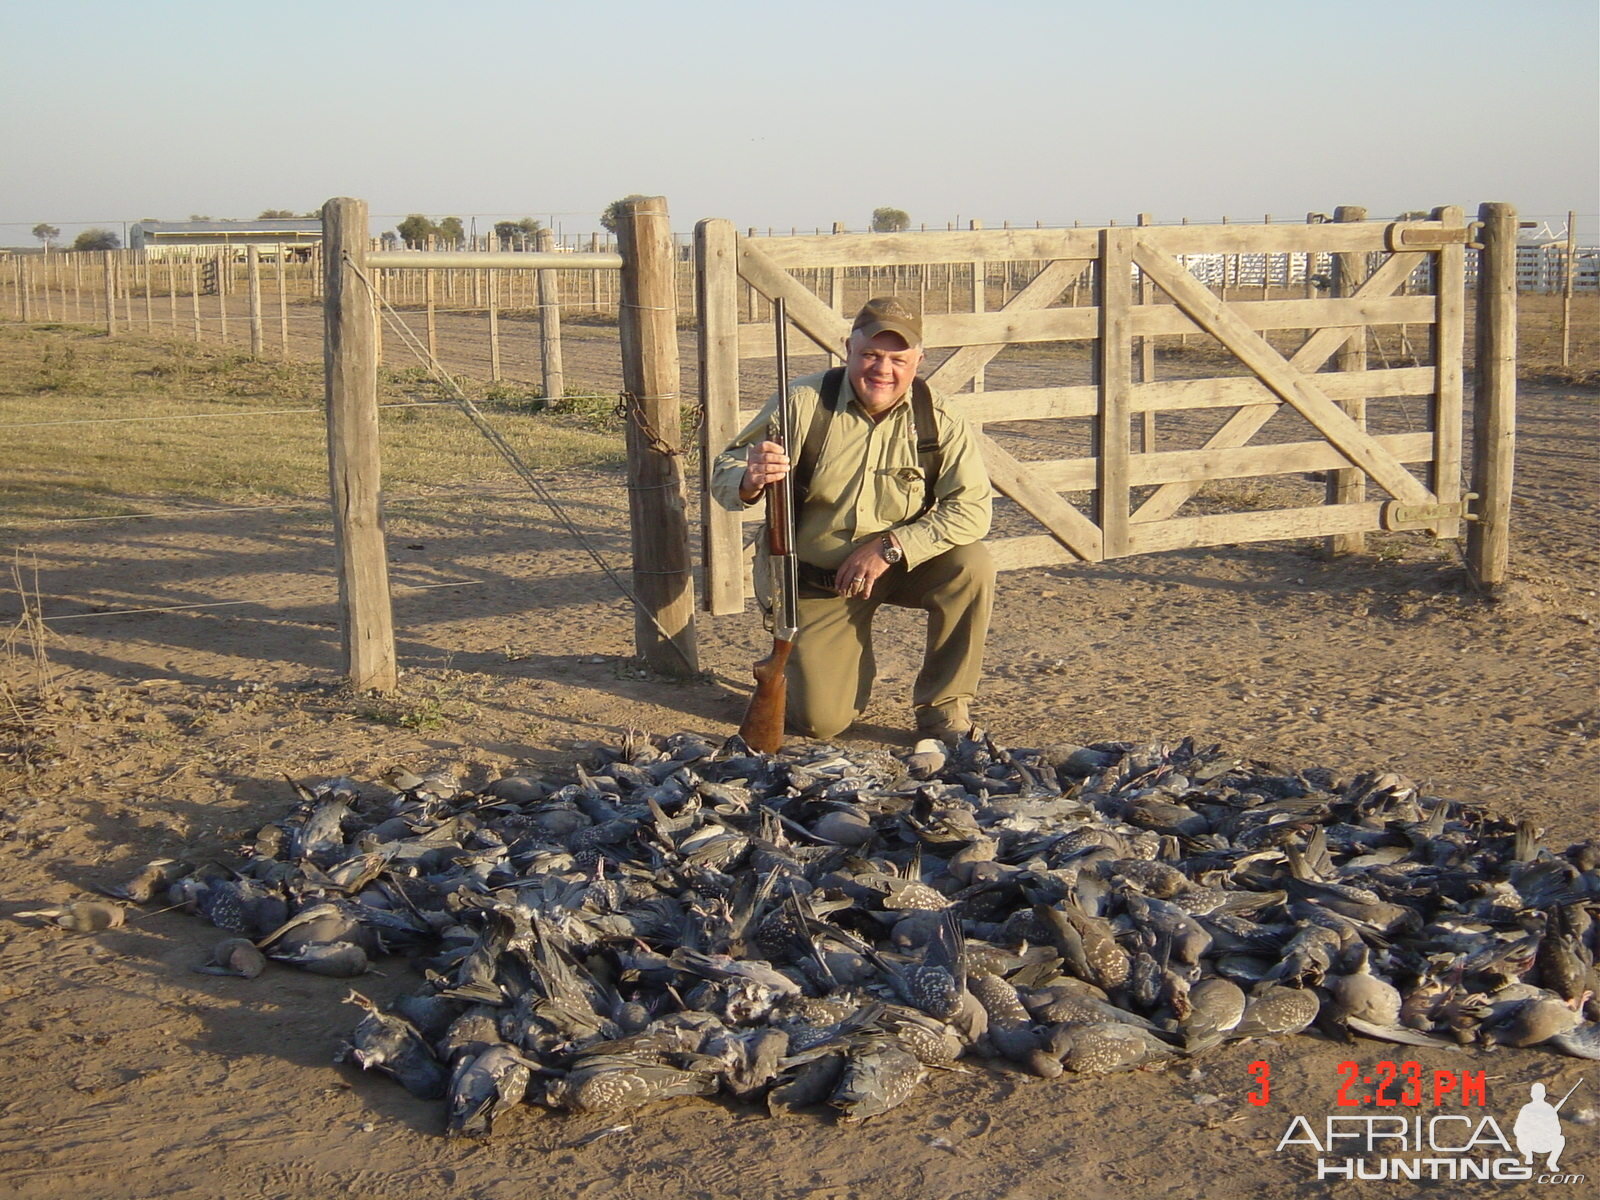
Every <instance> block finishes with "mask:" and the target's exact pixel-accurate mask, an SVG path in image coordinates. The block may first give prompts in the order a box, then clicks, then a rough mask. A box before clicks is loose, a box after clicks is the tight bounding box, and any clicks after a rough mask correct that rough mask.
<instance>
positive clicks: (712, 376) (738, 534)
mask: <svg viewBox="0 0 1600 1200" xmlns="http://www.w3.org/2000/svg"><path fill="white" fill-rule="evenodd" d="M738 243H739V234H738V232H737V231H736V230H735V229H734V227H733V222H732V221H724V220H721V219H720V218H710V219H707V220H704V221H701V222H700V223H699V224H698V225H696V226H695V227H694V258H695V284H696V287H697V289H698V291H699V294H700V337H699V343H700V406H701V411H702V416H701V418H700V495H701V497H702V499H701V502H700V546H701V555H702V557H703V558H704V559H705V576H704V578H703V579H702V581H701V582H702V599H703V601H704V603H705V608H706V611H707V612H710V613H713V614H715V615H718V616H722V615H726V614H729V613H737V612H743V611H744V592H745V589H744V553H743V536H742V525H743V522H742V521H741V520H740V519H739V514H738V513H736V512H729V511H728V510H727V509H725V508H723V507H722V505H720V504H717V503H715V502H713V501H712V499H711V469H712V467H713V465H714V463H715V459H716V456H717V455H718V454H720V453H721V452H722V448H723V447H724V446H726V445H727V444H728V443H729V442H731V441H732V440H733V438H734V435H735V434H737V433H738V432H739V271H738V261H739V244H738ZM840 276H841V268H838V267H835V268H834V269H833V277H834V279H835V281H838V280H839V279H840ZM752 294H754V292H753V291H752ZM835 311H837V309H836V310H835Z"/></svg>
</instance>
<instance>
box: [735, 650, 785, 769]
mask: <svg viewBox="0 0 1600 1200" xmlns="http://www.w3.org/2000/svg"><path fill="white" fill-rule="evenodd" d="M793 648H794V642H792V641H788V640H786V639H784V638H773V639H772V653H771V654H769V655H767V657H765V658H763V659H761V660H759V661H758V662H757V663H756V664H755V665H754V666H753V667H751V671H752V672H753V673H754V675H755V677H756V692H755V695H753V696H751V697H750V705H749V707H748V708H746V709H745V710H744V721H743V723H742V724H740V726H739V736H740V737H742V738H743V739H744V741H745V745H747V746H749V747H750V749H752V750H759V751H760V752H761V753H762V754H776V753H777V752H778V751H779V750H780V749H782V747H783V722H784V718H785V716H786V715H787V712H788V707H789V684H788V681H787V680H786V679H785V678H784V674H783V673H784V668H785V667H787V666H788V665H789V651H790V650H791V649H793Z"/></svg>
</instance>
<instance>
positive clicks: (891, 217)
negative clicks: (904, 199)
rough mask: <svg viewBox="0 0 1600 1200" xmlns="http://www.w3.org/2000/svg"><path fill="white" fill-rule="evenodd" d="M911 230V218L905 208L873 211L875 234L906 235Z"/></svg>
mask: <svg viewBox="0 0 1600 1200" xmlns="http://www.w3.org/2000/svg"><path fill="white" fill-rule="evenodd" d="M910 228H911V217H910V216H909V215H908V214H907V213H906V211H905V209H903V208H875V209H873V210H872V232H873V233H904V232H905V231H906V230H908V229H910Z"/></svg>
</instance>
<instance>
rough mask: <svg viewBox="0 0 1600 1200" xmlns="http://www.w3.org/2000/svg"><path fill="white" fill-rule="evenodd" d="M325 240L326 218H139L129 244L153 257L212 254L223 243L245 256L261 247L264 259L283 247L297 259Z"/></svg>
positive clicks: (131, 232)
mask: <svg viewBox="0 0 1600 1200" xmlns="http://www.w3.org/2000/svg"><path fill="white" fill-rule="evenodd" d="M321 241H322V220H321V218H319V217H304V218H296V219H293V220H273V219H262V220H258V221H139V222H137V223H135V224H134V226H133V227H132V228H131V229H129V230H128V246H129V248H130V249H133V250H143V251H145V252H146V253H147V254H149V256H150V257H151V258H168V257H178V258H190V257H193V256H196V255H210V254H213V253H215V252H216V250H217V248H218V247H219V246H233V247H237V249H238V256H239V257H240V258H243V257H244V252H245V247H247V246H259V247H260V248H261V255H262V257H264V258H275V257H277V254H278V249H279V247H282V248H283V250H284V252H285V253H286V254H288V255H289V256H290V257H293V258H300V259H304V258H308V257H310V255H311V247H312V246H315V245H316V244H318V243H319V242H321Z"/></svg>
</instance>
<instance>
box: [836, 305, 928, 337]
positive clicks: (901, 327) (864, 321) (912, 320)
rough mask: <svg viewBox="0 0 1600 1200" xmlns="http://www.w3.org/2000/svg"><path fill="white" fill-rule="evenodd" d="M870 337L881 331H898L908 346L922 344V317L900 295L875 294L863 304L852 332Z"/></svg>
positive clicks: (851, 328) (851, 327)
mask: <svg viewBox="0 0 1600 1200" xmlns="http://www.w3.org/2000/svg"><path fill="white" fill-rule="evenodd" d="M858 331H859V332H861V333H864V334H866V335H867V336H868V337H869V338H870V337H876V336H877V335H878V334H880V333H898V334H899V335H900V336H901V337H903V338H905V340H906V345H907V346H920V345H922V317H921V315H920V314H918V313H914V312H912V311H911V309H910V308H909V307H907V305H906V304H905V302H904V301H902V300H901V299H900V297H898V296H874V297H873V298H872V299H871V300H868V301H867V302H866V303H865V304H863V305H862V306H861V311H860V312H858V313H857V314H856V319H855V324H853V325H851V326H850V332H851V333H856V332H858Z"/></svg>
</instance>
